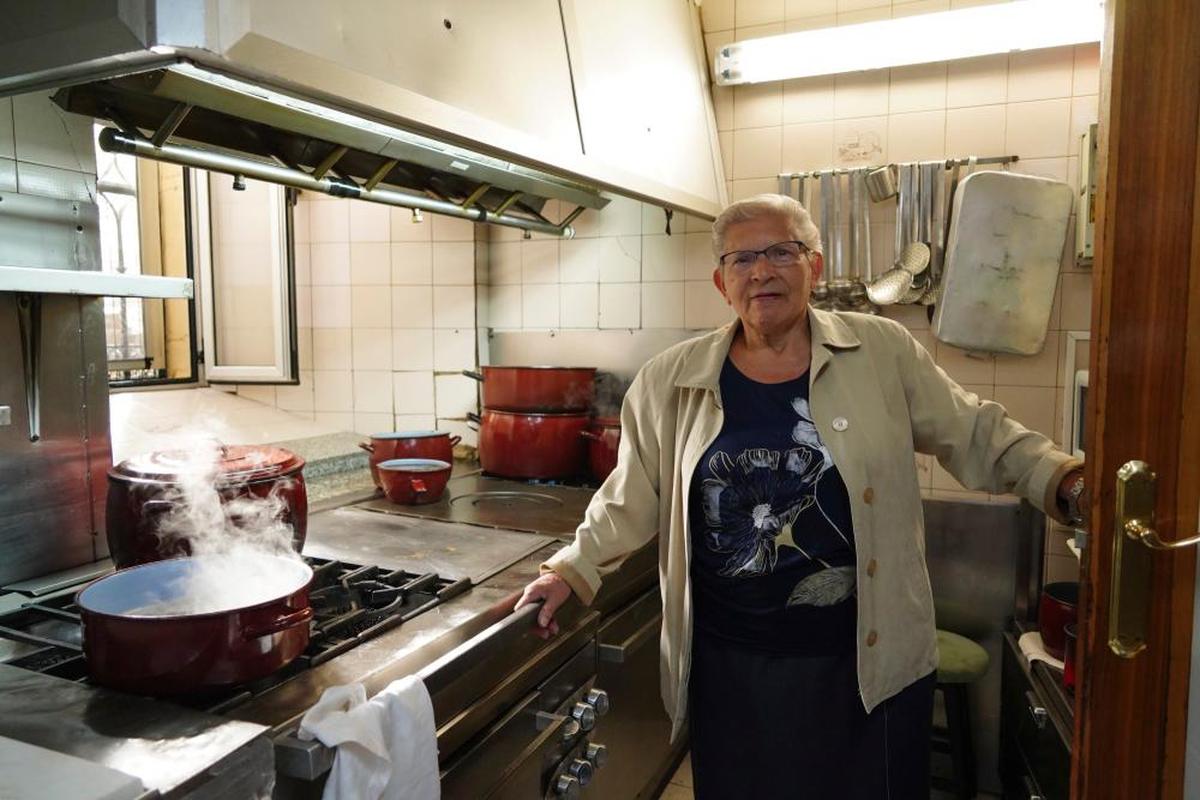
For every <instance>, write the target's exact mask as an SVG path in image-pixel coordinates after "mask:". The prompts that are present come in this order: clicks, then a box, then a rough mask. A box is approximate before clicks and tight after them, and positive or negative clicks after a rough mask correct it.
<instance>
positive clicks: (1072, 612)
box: [1038, 581, 1079, 660]
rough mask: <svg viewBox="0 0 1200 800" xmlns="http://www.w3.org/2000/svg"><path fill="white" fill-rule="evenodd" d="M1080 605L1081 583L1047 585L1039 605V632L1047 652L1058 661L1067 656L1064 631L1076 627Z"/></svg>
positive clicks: (1063, 582) (1068, 582) (1066, 582)
mask: <svg viewBox="0 0 1200 800" xmlns="http://www.w3.org/2000/svg"><path fill="white" fill-rule="evenodd" d="M1078 605H1079V583H1078V582H1077V581H1062V582H1059V583H1047V584H1046V585H1045V586H1044V587H1043V588H1042V597H1041V600H1040V601H1039V603H1038V632H1039V633H1040V634H1041V635H1042V644H1043V645H1044V646H1045V648H1046V652H1047V653H1049V654H1050V655H1052V656H1054V657H1055V658H1057V659H1060V660H1061V659H1062V658H1063V656H1064V655H1065V654H1066V643H1067V636H1066V632H1065V631H1064V630H1063V629H1064V628H1065V627H1066V626H1067V625H1074V624H1075V622H1076V618H1077V611H1076V609H1077V607H1078Z"/></svg>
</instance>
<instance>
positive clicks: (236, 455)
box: [105, 445, 308, 569]
mask: <svg viewBox="0 0 1200 800" xmlns="http://www.w3.org/2000/svg"><path fill="white" fill-rule="evenodd" d="M200 461H201V460H199V459H197V458H196V457H195V455H194V454H192V453H187V452H184V451H179V450H174V451H164V452H157V453H147V454H145V455H140V456H136V457H134V458H131V459H128V460H126V461H122V462H121V463H120V464H117V465H116V466H115V467H113V468H112V469H110V470H109V471H108V503H107V507H106V511H107V513H106V520H105V523H106V524H105V528H106V532H107V535H108V549H109V551H110V552H111V554H112V559H113V562H114V563H115V564H116V565H117V568H118V569H124V568H125V567H131V566H134V565H135V564H146V563H149V562H151V561H159V560H161V559H164V558H175V557H178V556H184V555H189V554H190V553H191V548H190V547H189V546H188V543H187V542H186V541H183V540H179V539H176V540H161V541H160V539H159V536H158V534H157V531H158V528H159V525H160V523H161V522H162V521H163V518H164V516H165V515H167V514H169V513H170V512H171V511H173V510H175V509H176V508H177V507H178V505H177V504H178V502H179V489H180V485H181V481H182V480H184V479H186V478H187V477H188V475H189V473H192V472H194V471H195V470H197V469H208V468H210V467H212V466H213V465H211V464H202V463H199V462H200ZM303 470H304V459H302V458H300V457H299V456H297V455H296V454H294V453H292V452H290V451H288V450H284V449H283V448H280V447H266V446H263V447H256V446H234V445H231V446H228V447H222V448H221V451H220V454H219V456H218V459H217V463H216V464H215V477H214V482H215V488H216V490H217V493H218V495H219V496H220V499H221V501H222V502H223V503H227V502H229V501H230V500H233V499H235V498H241V497H268V496H271V495H272V494H274V496H276V497H277V498H278V499H279V501H280V514H279V520H280V521H281V522H283V523H285V524H287V525H290V526H291V527H292V546H293V548H294V549H295V550H296V552H300V549H301V548H302V547H303V546H304V537H305V534H306V533H307V531H308V492H307V490H306V489H305V485H304V475H303ZM231 521H232V522H233V524H234V525H237V520H231Z"/></svg>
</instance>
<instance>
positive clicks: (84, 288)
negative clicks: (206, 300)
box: [0, 266, 195, 299]
mask: <svg viewBox="0 0 1200 800" xmlns="http://www.w3.org/2000/svg"><path fill="white" fill-rule="evenodd" d="M0 292H27V293H32V294H76V295H91V296H96V297H144V298H152V299H171V298H184V299H190V298H191V297H193V296H194V294H195V289H194V288H193V285H192V279H191V278H163V277H157V276H152V275H116V274H113V273H111V272H93V271H81V270H75V269H35V268H33V267H7V266H0Z"/></svg>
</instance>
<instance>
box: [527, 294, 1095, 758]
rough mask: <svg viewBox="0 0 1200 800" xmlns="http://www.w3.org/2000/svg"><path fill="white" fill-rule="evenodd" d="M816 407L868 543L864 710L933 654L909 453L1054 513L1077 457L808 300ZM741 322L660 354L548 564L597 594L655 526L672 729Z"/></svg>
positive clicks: (858, 321)
mask: <svg viewBox="0 0 1200 800" xmlns="http://www.w3.org/2000/svg"><path fill="white" fill-rule="evenodd" d="M808 315H809V319H810V321H811V322H810V329H811V332H812V364H811V367H810V369H809V386H810V395H809V396H810V406H811V412H812V414H813V417H814V420H815V422H816V426H817V430H818V432H819V433H820V435H821V439H822V440H823V441H824V442H825V445H826V446H827V447H828V448H829V450H830V452H831V453H832V455H833V460H834V463H835V464H836V465H837V468H838V470H839V471H840V472H841V475H842V479H843V480H844V481H845V484H846V487H847V489H848V490H849V494H850V505H851V513H852V517H853V522H854V537H855V546H856V550H857V554H858V641H859V646H858V680H859V687H860V690H861V692H862V700H863V705H864V707H865V708H866V709H867V710H868V711H870V710H871V709H872V708H874V707H875V706H876V705H878V704H879V703H880V702H882V701H883V700H886V699H887V698H888V697H891V696H892V695H894V694H896V693H897V692H899V691H900V690H901V689H903V688H904V687H905V686H908V685H909V684H910V683H912V682H913V681H914V680H916V679H918V678H920V677H922V676H924V675H926V674H928V673H929V672H930V671H931V670H933V669H934V668H935V667H936V666H937V648H936V644H935V636H934V623H933V598H932V595H931V592H930V588H929V575H928V572H927V570H926V565H925V535H924V528H923V519H922V510H921V493H920V488H919V486H918V483H917V473H916V466H915V461H916V459H915V455H914V452H922V453H930V454H933V455H934V456H936V457H937V459H938V461H939V462H940V463H941V464H942V466H943V467H945V468H946V469H947V470H948V471H949V472H950V473H951V474H952V475H954V476H955V477H956V478H958V480H959V481H960V482H961V483H962V484H963V485H965V486H968V487H971V488H975V489H986V490H988V491H991V492H995V493H1004V492H1014V493H1016V494H1018V495H1021V496H1023V497H1026V498H1028V499H1029V500H1030V501H1031V502H1032V503H1034V505H1036V506H1038V507H1039V508H1041V509H1043V510H1045V511H1046V512H1048V513H1051V514H1052V515H1057V513H1058V512H1057V510H1056V497H1055V494H1056V490H1057V487H1058V484H1059V483H1060V481H1061V479H1062V477H1063V476H1064V475H1065V474H1066V472H1067V471H1069V470H1070V469H1071V468H1073V467H1074V466H1077V465H1078V464H1079V463H1080V462H1078V461H1077V460H1074V459H1072V458H1070V457H1069V456H1067V455H1065V454H1064V453H1062V452H1060V451H1058V450H1056V449H1055V447H1054V444H1053V443H1052V442H1051V441H1050V440H1048V439H1047V438H1046V437H1044V436H1042V435H1041V434H1039V433H1035V432H1033V431H1030V430H1027V429H1026V428H1024V427H1022V426H1021V425H1019V424H1018V423H1017V422H1016V421H1014V420H1012V419H1010V418H1009V417H1008V415H1007V414H1006V412H1005V411H1004V408H1003V407H1001V406H1000V405H998V404H996V403H993V402H990V401H986V400H980V399H979V398H978V397H977V396H976V395H974V394H972V393H970V392H967V391H966V390H964V389H962V388H961V387H960V386H958V385H957V384H956V383H955V382H954V381H952V380H951V379H950V378H949V377H948V376H947V375H946V373H945V372H943V371H942V370H941V369H940V368H939V367H937V366H936V365H935V364H934V363H933V360H932V359H931V358H930V356H929V354H928V353H927V352H926V351H925V349H924V348H923V347H921V345H920V344H919V343H918V342H917V341H916V340H915V339H914V338H913V337H912V336H911V335H910V334H909V333H908V331H907V330H905V328H904V327H902V326H901V325H899V324H897V323H895V322H893V321H891V320H887V319H882V318H879V317H873V316H869V315H864V314H851V313H831V312H825V311H819V310H815V309H810V310H809V312H808ZM739 324H740V323H739V322H736V321H735V322H733V323H730V324H729V325H726V326H725V327H723V328H720V329H719V330H716V331H714V332H712V333H710V334H708V335H705V336H700V337H698V338H696V339H690V340H688V341H686V342H682V343H680V344H678V345H676V346H674V347H672V348H670V349H668V350H666V351H665V352H663V353H661V354H659V355H658V356H655V357H654V358H653V359H651V360H650V361H649V362H648V363H647V364H646V365H645V366H644V367H643V368H642V369H641V371H640V372H639V373H638V376H637V378H636V379H635V380H634V382H633V384H632V386H630V389H629V392H628V394H627V395H626V397H625V403H624V406H623V408H622V410H621V425H622V435H621V445H620V450H619V455H618V461H617V468H616V470H615V471H614V472H613V473H612V475H611V476H610V477H609V478H608V480H607V481H605V482H604V485H603V486H602V487H601V488H600V490H599V491H598V492H597V493H596V495H595V497H594V498H593V499H592V502H591V504H590V505H589V506H588V509H587V514H586V516H585V519H584V521H583V523H582V524H581V525H580V526H579V529H578V530H577V531H576V533H575V541H574V543H572V544H570V545H568V546H567V547H565V548H563V549H562V550H561V551H560V552H558V553H557V554H555V555H554V556H553V557H552V558H551V559H550V560H549V562H548V563H547V564H545V565H543V570H552V571H554V572H557V573H558V574H559V575H561V576H562V577H563V578H564V579H565V580H566V581H567V583H569V584H570V585H571V588H572V589H574V591H575V593H576V594H577V595H578V596H579V597H580V598H581V599H582V600H583V602H585V603H591V602H592V600H593V598H594V597H595V595H596V592H597V590H598V589H599V586H600V582H601V580H602V579H603V577H604V575H605V574H607V573H609V572H611V571H612V570H614V569H616V568H617V566H618V565H619V564H620V563H621V561H622V560H623V559H624V558H625V557H626V556H627V555H629V554H630V553H632V552H633V551H634V550H636V549H637V548H639V547H640V546H641V545H643V544H645V543H646V542H648V541H649V540H650V539H651V538H652V537H653V536H655V535H656V534H657V535H658V536H659V542H660V546H659V574H660V578H661V589H662V598H663V627H662V638H661V646H660V661H661V689H662V697H663V702H664V703H665V705H666V708H667V712H668V713H669V714H670V716H671V719H672V721H673V730H672V738H674V737H675V736H676V735H677V734H678V733H679V731H680V729H681V726H682V724H683V722H684V720H685V717H686V712H687V683H688V674H689V670H690V667H691V637H692V603H691V586H690V580H689V564H690V559H691V535H690V532H689V530H688V527H689V526H688V517H689V514H688V503H689V490H690V488H691V484H692V475H693V472H694V471H695V469H696V466H697V463H698V462H699V460H700V457H701V455H703V453H704V451H705V450H707V449H708V447H709V446H710V445H711V444H712V442H713V441H714V440H715V439H716V436H717V434H718V433H719V432H720V430H721V426H722V423H723V421H724V413H723V411H722V409H721V392H720V386H719V378H720V374H721V368H722V366H723V364H724V362H725V359H726V356H727V355H728V353H729V347H730V344H731V343H732V341H733V337H734V334H735V333H736V331H737V326H738V325H739Z"/></svg>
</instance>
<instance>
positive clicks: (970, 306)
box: [933, 172, 1074, 355]
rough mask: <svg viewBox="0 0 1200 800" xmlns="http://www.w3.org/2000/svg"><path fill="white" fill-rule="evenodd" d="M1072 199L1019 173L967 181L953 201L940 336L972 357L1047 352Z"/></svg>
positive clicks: (1058, 185) (1063, 188) (1060, 186)
mask: <svg viewBox="0 0 1200 800" xmlns="http://www.w3.org/2000/svg"><path fill="white" fill-rule="evenodd" d="M1073 196H1074V193H1073V192H1072V191H1071V188H1070V187H1069V186H1068V185H1067V184H1065V183H1063V182H1061V181H1055V180H1050V179H1048V178H1038V177H1034V176H1031V175H1018V174H1016V173H1012V172H977V173H975V174H973V175H968V176H967V177H966V178H964V179H963V181H962V182H961V183H960V184H959V186H958V190H957V191H956V192H955V195H954V210H953V214H952V217H951V219H952V223H951V228H950V236H949V243H948V245H947V247H946V261H945V266H944V268H943V276H942V289H943V296H942V300H941V302H940V303H938V306H937V312H936V314H935V315H934V318H933V334H934V336H936V337H937V338H938V339H939V340H940V341H943V342H945V343H947V344H951V345H954V346H955V347H961V348H963V349H966V350H979V351H986V352H993V353H1015V354H1018V355H1033V354H1035V353H1038V352H1041V349H1042V346H1043V345H1044V344H1045V340H1046V327H1047V325H1048V324H1049V321H1050V311H1051V308H1052V307H1053V304H1054V290H1055V287H1056V285H1057V281H1058V270H1059V266H1060V265H1061V263H1062V258H1063V253H1064V252H1065V247H1066V243H1067V227H1068V222H1069V220H1070V216H1071V204H1072V200H1073Z"/></svg>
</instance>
